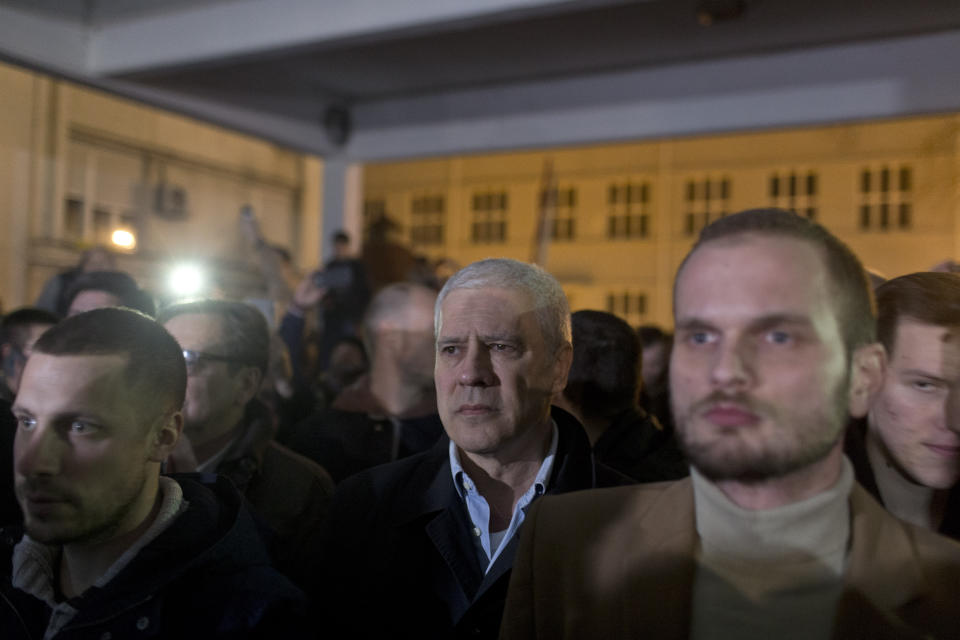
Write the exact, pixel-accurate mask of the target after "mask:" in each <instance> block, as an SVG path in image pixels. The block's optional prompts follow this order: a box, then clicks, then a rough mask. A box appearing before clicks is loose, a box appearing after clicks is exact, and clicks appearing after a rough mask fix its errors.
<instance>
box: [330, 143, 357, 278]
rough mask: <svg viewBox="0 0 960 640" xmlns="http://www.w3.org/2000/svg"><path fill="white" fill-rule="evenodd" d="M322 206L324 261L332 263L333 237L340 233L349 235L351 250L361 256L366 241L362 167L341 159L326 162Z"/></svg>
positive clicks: (331, 158) (332, 158)
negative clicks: (331, 238) (339, 231)
mask: <svg viewBox="0 0 960 640" xmlns="http://www.w3.org/2000/svg"><path fill="white" fill-rule="evenodd" d="M322 203H323V204H322V224H321V226H320V257H321V260H322V261H324V262H325V261H326V260H329V259H330V256H331V252H332V247H331V244H330V235H331V234H332V233H334V232H335V231H337V230H338V229H343V230H344V231H346V232H347V233H348V234H350V240H351V243H350V244H351V246H350V248H351V249H352V250H353V251H354V252H355V253H359V251H360V245H361V243H362V240H363V238H362V231H363V229H362V228H361V225H362V223H363V215H362V207H363V165H360V164H356V163H352V162H349V161H348V160H346V159H344V158H342V157H327V158H324V160H323V197H322Z"/></svg>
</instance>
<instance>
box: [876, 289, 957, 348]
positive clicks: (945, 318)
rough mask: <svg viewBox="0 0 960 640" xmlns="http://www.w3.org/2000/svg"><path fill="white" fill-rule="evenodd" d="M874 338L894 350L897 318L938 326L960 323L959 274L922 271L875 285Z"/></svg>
mask: <svg viewBox="0 0 960 640" xmlns="http://www.w3.org/2000/svg"><path fill="white" fill-rule="evenodd" d="M876 294H877V339H879V340H880V342H882V343H883V346H884V347H885V348H886V349H887V353H891V354H892V353H893V348H894V346H896V345H895V343H896V336H897V324H898V323H899V322H900V318H904V317H907V318H913V319H914V320H919V321H920V322H923V323H926V324H932V325H936V326H939V327H957V326H960V275H958V274H956V273H938V272H933V271H923V272H921V273H911V274H909V275H906V276H900V277H899V278H893V279H892V280H887V281H886V282H884V283H883V284H882V285H880V286H879V287H877V291H876Z"/></svg>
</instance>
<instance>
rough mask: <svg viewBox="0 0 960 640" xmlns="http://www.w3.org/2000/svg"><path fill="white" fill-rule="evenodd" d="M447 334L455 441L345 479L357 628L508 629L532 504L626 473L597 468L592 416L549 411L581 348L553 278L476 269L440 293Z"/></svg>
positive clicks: (347, 554) (343, 512) (335, 518)
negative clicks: (508, 597) (511, 584)
mask: <svg viewBox="0 0 960 640" xmlns="http://www.w3.org/2000/svg"><path fill="white" fill-rule="evenodd" d="M435 329H436V337H437V340H436V365H435V368H434V379H435V382H436V385H437V407H438V410H439V413H440V418H441V421H442V422H443V426H444V429H445V431H446V434H447V436H448V437H449V440H448V439H447V438H444V439H442V440H441V442H440V443H439V444H438V445H437V446H436V447H434V448H433V449H431V450H430V451H427V452H425V453H422V454H418V455H416V456H412V457H410V458H407V459H405V460H401V461H398V462H395V463H392V464H389V465H384V466H382V467H378V468H375V469H373V470H370V471H367V472H364V473H362V474H359V475H357V476H354V477H353V478H352V479H350V480H347V481H346V482H344V484H343V485H341V488H340V489H339V490H338V494H337V496H336V497H335V499H334V507H333V509H332V512H331V516H330V518H329V521H328V532H327V535H326V536H325V539H324V540H323V542H322V545H323V548H324V550H325V553H326V554H327V562H326V563H325V566H324V567H323V571H322V572H320V574H321V575H322V579H323V580H325V581H326V582H327V584H328V585H329V594H328V598H329V601H330V602H331V603H332V605H333V606H331V608H330V611H331V613H332V615H333V616H334V624H335V626H336V628H337V630H349V631H350V633H351V634H352V635H354V636H357V635H359V636H362V637H368V636H382V635H384V634H385V633H389V634H391V635H403V632H404V631H409V632H410V633H411V634H415V635H417V636H420V637H429V638H436V637H447V636H450V635H460V634H466V635H473V636H474V637H476V636H480V637H496V635H497V633H498V630H499V624H500V618H501V614H502V611H503V602H504V597H505V594H506V587H507V583H508V580H509V574H510V570H511V568H512V566H513V555H514V550H515V548H516V544H517V531H518V530H519V527H520V526H521V524H522V522H523V519H524V513H525V509H526V507H527V506H528V505H529V504H530V503H531V501H533V500H534V499H535V498H537V497H538V496H540V495H542V494H544V493H562V492H566V491H573V490H577V489H587V488H590V487H593V486H596V484H597V483H598V482H599V483H602V484H615V483H618V482H621V481H624V482H625V481H627V480H626V479H625V478H623V477H622V476H619V475H617V474H615V473H614V472H612V471H610V470H608V469H605V468H603V467H600V468H597V467H595V465H594V463H593V460H592V457H591V454H590V443H589V441H588V440H587V437H586V434H585V433H584V431H583V428H582V427H581V426H580V424H579V423H578V422H576V420H574V419H573V418H572V417H571V416H570V415H569V414H566V413H564V412H561V411H558V410H554V411H551V407H550V399H551V397H552V396H553V395H554V394H556V393H557V392H559V391H560V390H562V389H563V387H564V385H565V384H566V380H567V372H568V370H569V368H570V362H571V357H572V356H571V354H572V349H571V344H570V312H569V307H568V305H567V300H566V297H565V296H564V294H563V290H562V289H561V288H560V285H559V283H557V281H556V280H555V279H554V278H553V277H552V276H550V275H549V274H547V273H546V272H545V271H543V270H542V269H539V268H537V267H534V266H531V265H527V264H524V263H521V262H517V261H514V260H505V259H496V260H483V261H481V262H476V263H474V264H471V265H469V266H467V267H466V268H464V269H462V270H461V271H460V272H458V273H457V274H456V275H454V276H453V277H452V278H451V279H450V280H449V281H448V282H447V284H446V285H445V286H444V288H443V290H442V291H441V292H440V295H439V297H438V299H437V306H436V314H435ZM598 472H599V477H598ZM371 602H375V603H376V610H377V614H376V615H374V616H371V615H370V614H369V612H370V608H369V604H370V603H371Z"/></svg>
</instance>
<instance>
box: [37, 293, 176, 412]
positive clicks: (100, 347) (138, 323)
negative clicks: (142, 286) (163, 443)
mask: <svg viewBox="0 0 960 640" xmlns="http://www.w3.org/2000/svg"><path fill="white" fill-rule="evenodd" d="M33 351H34V353H44V354H47V355H51V356H96V355H113V354H123V355H126V356H127V357H128V358H129V360H128V362H127V375H128V379H129V380H130V383H131V386H133V385H141V386H142V388H143V389H144V396H145V397H147V398H150V399H151V400H153V401H155V402H156V403H157V406H158V408H159V410H160V411H179V410H180V407H182V406H183V399H184V395H185V394H186V390H187V365H186V363H185V362H184V361H183V351H182V350H181V349H180V345H178V344H177V341H176V340H174V339H173V336H171V335H170V334H169V333H167V330H166V329H164V328H163V326H162V325H160V324H159V323H158V322H156V321H155V320H154V319H153V318H151V317H150V316H148V315H146V314H144V313H140V312H139V311H134V310H132V309H122V308H118V307H105V308H103V309H93V310H91V311H87V312H85V313H78V314H77V315H75V316H72V317H69V318H66V319H64V320H61V321H60V322H59V323H58V324H56V325H54V326H53V327H51V328H50V329H48V330H47V331H46V332H45V333H44V334H43V335H42V336H40V339H39V340H37V343H36V344H35V345H33Z"/></svg>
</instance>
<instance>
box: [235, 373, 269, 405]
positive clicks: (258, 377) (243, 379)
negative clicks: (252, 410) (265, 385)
mask: <svg viewBox="0 0 960 640" xmlns="http://www.w3.org/2000/svg"><path fill="white" fill-rule="evenodd" d="M237 376H239V389H238V390H237V401H238V403H239V404H240V406H246V404H247V403H248V402H250V401H251V400H252V399H253V397H254V396H255V395H257V393H258V392H259V391H260V382H261V381H262V380H263V374H262V373H260V369H258V368H257V367H244V368H243V369H241V370H240V371H238V372H237Z"/></svg>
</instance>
